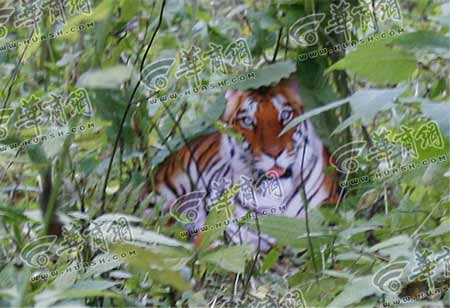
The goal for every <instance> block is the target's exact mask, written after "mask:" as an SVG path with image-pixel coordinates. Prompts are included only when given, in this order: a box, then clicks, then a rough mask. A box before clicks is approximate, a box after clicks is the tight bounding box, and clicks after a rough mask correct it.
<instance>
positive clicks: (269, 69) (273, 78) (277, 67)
mask: <svg viewBox="0 0 450 308" xmlns="http://www.w3.org/2000/svg"><path fill="white" fill-rule="evenodd" d="M295 70H296V66H295V63H294V62H292V61H285V62H277V63H274V64H270V65H267V66H263V67H261V68H259V69H257V70H256V71H255V75H256V76H255V78H253V79H248V80H246V81H244V82H240V83H237V84H236V85H235V89H237V90H249V89H257V88H259V87H263V86H269V85H272V84H276V83H278V82H279V81H280V80H281V79H283V78H287V77H289V76H290V75H291V74H292V73H293V72H295Z"/></svg>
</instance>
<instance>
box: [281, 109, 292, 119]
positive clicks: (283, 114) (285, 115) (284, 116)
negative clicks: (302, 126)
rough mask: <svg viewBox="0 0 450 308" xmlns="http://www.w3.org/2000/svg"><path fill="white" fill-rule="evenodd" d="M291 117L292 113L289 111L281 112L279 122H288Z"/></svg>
mask: <svg viewBox="0 0 450 308" xmlns="http://www.w3.org/2000/svg"><path fill="white" fill-rule="evenodd" d="M291 117H292V111H291V110H283V111H282V112H281V120H283V121H284V122H286V121H288V120H290V119H291Z"/></svg>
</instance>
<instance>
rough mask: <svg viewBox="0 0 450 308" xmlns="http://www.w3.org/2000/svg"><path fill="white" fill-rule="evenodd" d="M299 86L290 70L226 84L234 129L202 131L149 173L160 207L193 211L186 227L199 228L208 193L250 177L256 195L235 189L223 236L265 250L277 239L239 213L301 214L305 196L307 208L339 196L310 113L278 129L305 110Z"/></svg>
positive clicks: (227, 117)
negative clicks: (250, 82)
mask: <svg viewBox="0 0 450 308" xmlns="http://www.w3.org/2000/svg"><path fill="white" fill-rule="evenodd" d="M299 92H300V91H299V84H298V81H297V78H295V77H293V76H290V77H289V78H285V79H281V80H280V81H279V82H278V83H277V84H275V85H271V86H264V87H260V88H258V89H250V90H245V91H244V90H227V91H226V93H225V108H224V112H223V114H222V116H221V119H220V121H221V123H223V125H225V126H226V127H227V128H230V129H231V130H232V131H234V132H235V134H230V133H226V132H222V131H215V132H213V133H209V134H206V135H203V136H200V137H198V138H196V139H194V140H192V141H191V142H189V143H188V144H186V145H184V146H183V147H182V148H181V149H179V150H178V151H176V152H175V153H173V155H171V156H169V157H168V158H167V159H166V160H165V161H164V162H163V163H162V164H161V165H160V166H159V168H158V169H157V171H156V174H155V176H154V180H153V181H152V182H153V183H154V186H155V188H154V189H153V187H152V185H150V184H149V187H148V190H149V191H156V193H157V198H158V200H163V211H164V212H166V213H167V212H171V213H174V212H176V211H178V210H180V211H184V213H185V214H186V213H187V214H189V215H187V216H188V217H190V219H188V220H187V221H183V222H184V223H185V228H186V230H187V231H189V232H190V233H191V231H193V232H192V233H194V234H195V233H197V231H198V230H199V229H200V228H201V227H202V226H203V225H204V224H205V221H206V217H207V215H208V212H209V211H210V210H211V202H209V203H208V201H205V200H211V199H213V196H211V194H212V193H211V192H212V191H213V188H215V187H216V186H220V185H219V184H218V183H223V182H226V183H228V186H226V185H225V187H228V188H229V187H230V186H231V185H236V184H239V186H238V187H240V188H241V190H242V188H243V180H244V179H245V180H246V181H250V182H251V183H253V184H254V186H253V187H256V189H253V191H250V195H249V194H248V191H247V197H248V196H250V197H252V199H253V200H250V201H251V202H248V200H246V199H245V198H244V197H245V196H244V194H243V193H241V192H239V191H238V192H237V193H236V195H235V198H234V199H233V203H234V213H232V214H233V216H234V218H235V219H234V222H232V223H229V224H227V228H226V230H225V236H226V237H227V238H228V239H229V240H231V241H233V242H235V243H250V244H253V245H254V246H256V245H258V246H259V249H261V250H263V251H267V250H269V249H270V248H271V247H272V246H273V245H274V244H275V243H276V240H275V239H273V238H271V237H270V236H268V235H264V234H258V233H257V232H256V231H254V230H252V229H250V228H248V227H246V226H245V225H244V226H242V225H240V224H238V223H237V221H238V220H236V219H241V218H242V217H244V215H248V213H249V212H252V213H254V214H257V215H279V216H286V217H296V218H302V217H304V215H305V204H304V201H303V200H305V199H306V201H307V203H308V207H310V208H312V207H316V206H318V205H320V204H322V203H325V202H326V203H335V202H336V201H337V198H338V192H337V185H336V174H335V173H328V172H325V171H326V169H327V167H328V166H329V158H330V155H329V152H328V150H327V148H326V147H325V145H324V144H323V143H322V141H321V139H320V138H319V137H318V135H317V134H316V132H315V130H314V127H313V125H312V123H311V121H310V120H309V119H308V120H305V121H303V122H301V123H300V124H298V125H296V126H294V127H292V128H290V129H289V130H288V131H286V132H285V133H284V134H281V132H282V131H283V129H284V128H285V127H286V125H288V123H289V122H290V121H291V120H292V119H294V118H296V117H298V116H299V115H301V114H302V113H303V110H304V105H303V102H302V99H301V97H300V93H299ZM258 182H259V183H258ZM263 184H264V185H265V186H266V187H267V185H272V186H275V187H276V188H277V189H275V190H277V192H278V194H275V196H274V195H273V194H268V193H267V191H265V192H263V190H262V189H259V188H261V187H262V185H263ZM222 186H224V185H222ZM221 189H222V190H220V189H217V190H218V191H219V193H223V192H224V191H225V190H224V187H222V188H221ZM217 190H216V192H217ZM302 190H303V192H304V193H303V195H302ZM249 199H251V198H249ZM255 200H256V202H254V201H255ZM183 207H184V208H183ZM174 208H176V209H175V210H174Z"/></svg>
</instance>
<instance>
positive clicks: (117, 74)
mask: <svg viewBox="0 0 450 308" xmlns="http://www.w3.org/2000/svg"><path fill="white" fill-rule="evenodd" d="M130 77H131V68H129V67H127V66H125V65H116V66H113V67H109V68H106V69H103V70H91V71H87V72H85V73H83V74H82V75H81V76H80V79H79V80H78V83H77V86H78V87H82V88H91V89H118V88H119V87H120V85H121V84H122V83H124V82H125V81H127V80H129V79H130Z"/></svg>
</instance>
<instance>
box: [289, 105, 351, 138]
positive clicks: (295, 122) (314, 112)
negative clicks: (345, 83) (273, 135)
mask: <svg viewBox="0 0 450 308" xmlns="http://www.w3.org/2000/svg"><path fill="white" fill-rule="evenodd" d="M348 102H350V97H347V98H345V99H341V100H338V101H335V102H332V103H329V104H326V105H325V106H322V107H319V108H315V109H313V110H310V111H308V112H306V113H304V114H302V115H300V116H298V117H296V118H295V119H292V121H291V122H289V123H288V125H286V126H285V127H284V129H283V130H282V131H281V133H280V136H281V135H283V134H285V133H286V132H287V131H288V130H290V129H291V128H292V127H295V126H297V125H298V124H300V123H302V122H303V121H305V120H307V119H309V118H311V117H313V116H316V115H318V114H321V113H322V112H325V111H328V110H331V109H334V108H337V107H339V106H342V105H344V104H346V103H348Z"/></svg>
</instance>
